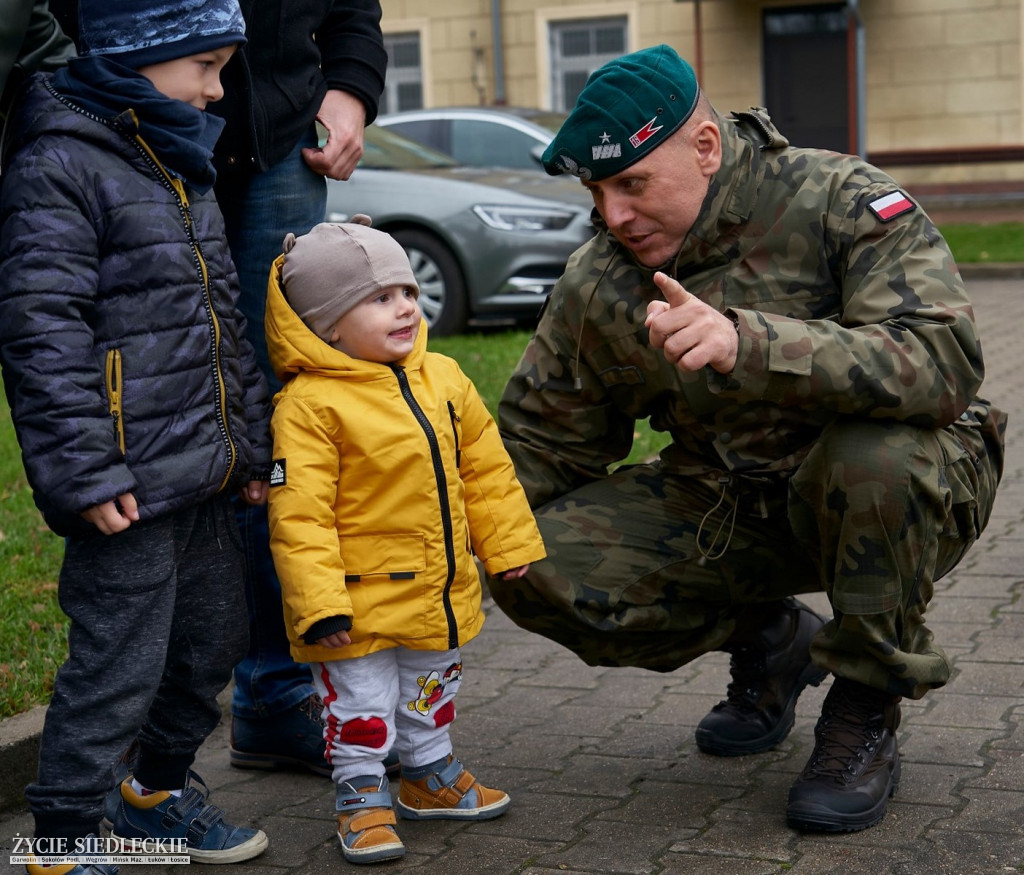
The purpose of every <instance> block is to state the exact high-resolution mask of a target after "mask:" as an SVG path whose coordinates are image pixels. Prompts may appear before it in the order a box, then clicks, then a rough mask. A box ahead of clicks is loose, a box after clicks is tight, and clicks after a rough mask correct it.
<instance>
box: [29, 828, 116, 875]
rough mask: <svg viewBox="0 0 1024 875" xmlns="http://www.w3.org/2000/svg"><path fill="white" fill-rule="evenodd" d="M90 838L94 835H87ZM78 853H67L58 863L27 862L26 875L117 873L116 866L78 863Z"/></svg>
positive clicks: (97, 874)
mask: <svg viewBox="0 0 1024 875" xmlns="http://www.w3.org/2000/svg"><path fill="white" fill-rule="evenodd" d="M87 838H89V839H91V838H94V836H88V837H87ZM78 858H79V855H78V854H68V855H67V857H66V858H65V859H66V860H67V861H68V862H67V863H62V864H59V865H56V864H50V863H27V864H26V865H25V872H26V873H27V875H117V873H118V869H117V866H113V865H100V864H99V863H78V862H75V861H76V860H77V859H78Z"/></svg>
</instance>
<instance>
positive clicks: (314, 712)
mask: <svg viewBox="0 0 1024 875" xmlns="http://www.w3.org/2000/svg"><path fill="white" fill-rule="evenodd" d="M299 710H300V711H301V712H302V713H303V714H305V715H306V716H307V717H308V718H309V719H310V720H312V721H313V722H314V723H319V724H320V725H321V726H323V725H324V700H323V699H321V698H320V696H319V694H317V693H313V694H311V695H310V697H309V698H308V699H306V700H305V701H304V702H300V703H299Z"/></svg>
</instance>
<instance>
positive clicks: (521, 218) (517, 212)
mask: <svg viewBox="0 0 1024 875" xmlns="http://www.w3.org/2000/svg"><path fill="white" fill-rule="evenodd" d="M473 212H474V213H476V215H477V217H478V218H479V219H480V220H481V221H482V222H483V223H484V224H485V225H487V226H488V227H490V228H496V229H497V230H499V231H561V230H562V228H565V227H566V226H567V225H568V224H569V223H570V222H571V221H572V220H573V218H574V217H575V215H576V214H575V213H574V212H573V211H572V210H562V209H557V208H555V207H510V206H500V205H494V206H486V205H481V204H478V205H477V206H475V207H473Z"/></svg>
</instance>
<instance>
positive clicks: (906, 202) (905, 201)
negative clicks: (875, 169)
mask: <svg viewBox="0 0 1024 875" xmlns="http://www.w3.org/2000/svg"><path fill="white" fill-rule="evenodd" d="M916 208H917V204H915V203H914V202H913V201H912V200H911V199H910V198H908V197H907V196H906V195H905V194H904V193H903V192H902V191H894V192H893V193H892V194H887V195H883V196H882V197H880V198H875V200H873V201H871V203H869V204H868V209H869V210H871V212H873V213H874V214H875V216H877V217H878V220H879V221H881V222H888V221H891V220H892V219H895V218H896V217H897V216H902V215H903V214H904V213H909V212H910V211H911V210H913V209H916Z"/></svg>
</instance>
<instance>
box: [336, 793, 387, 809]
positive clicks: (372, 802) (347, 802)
mask: <svg viewBox="0 0 1024 875" xmlns="http://www.w3.org/2000/svg"><path fill="white" fill-rule="evenodd" d="M337 803H338V804H337V806H336V807H337V809H338V813H339V814H341V813H344V812H346V811H358V810H359V809H360V808H390V807H391V794H390V793H389V792H387V791H386V790H384V791H382V790H369V791H367V792H365V793H359V795H357V796H346V797H342V798H340V799H338V800H337Z"/></svg>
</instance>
